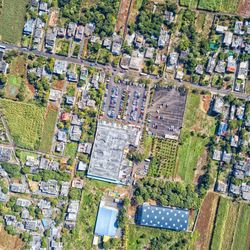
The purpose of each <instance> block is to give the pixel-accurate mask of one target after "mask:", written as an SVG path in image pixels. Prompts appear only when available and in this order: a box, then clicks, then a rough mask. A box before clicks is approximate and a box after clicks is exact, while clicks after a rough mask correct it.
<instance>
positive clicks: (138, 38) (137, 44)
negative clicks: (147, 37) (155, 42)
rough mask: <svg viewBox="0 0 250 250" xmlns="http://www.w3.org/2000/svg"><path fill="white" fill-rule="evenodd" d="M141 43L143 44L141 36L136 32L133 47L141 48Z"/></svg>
mask: <svg viewBox="0 0 250 250" xmlns="http://www.w3.org/2000/svg"><path fill="white" fill-rule="evenodd" d="M143 44H144V38H143V36H142V35H140V34H136V35H135V40H134V45H135V48H141V47H142V45H143Z"/></svg>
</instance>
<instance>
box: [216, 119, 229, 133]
mask: <svg viewBox="0 0 250 250" xmlns="http://www.w3.org/2000/svg"><path fill="white" fill-rule="evenodd" d="M227 128H228V125H227V124H226V123H225V122H220V125H219V128H218V130H217V135H218V136H221V135H225V134H226V132H227Z"/></svg>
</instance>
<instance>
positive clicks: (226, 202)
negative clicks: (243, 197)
mask: <svg viewBox="0 0 250 250" xmlns="http://www.w3.org/2000/svg"><path fill="white" fill-rule="evenodd" d="M249 230H250V206H249V205H248V204H245V203H239V202H236V201H235V202H233V201H232V200H230V199H227V198H223V197H220V201H219V203H218V208H217V213H216V217H215V220H214V225H213V232H212V239H211V242H210V246H211V249H218V250H222V249H223V250H224V249H226V250H227V249H228V250H229V249H237V250H244V249H249V245H248V244H249V241H248V237H249V235H248V233H249Z"/></svg>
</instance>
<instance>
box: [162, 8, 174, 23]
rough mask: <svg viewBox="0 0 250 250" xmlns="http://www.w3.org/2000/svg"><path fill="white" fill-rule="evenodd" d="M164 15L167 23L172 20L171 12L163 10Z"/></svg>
mask: <svg viewBox="0 0 250 250" xmlns="http://www.w3.org/2000/svg"><path fill="white" fill-rule="evenodd" d="M164 14H165V15H164V17H165V20H166V21H167V23H172V22H173V21H174V13H173V12H171V11H167V10H166V11H165V13H164Z"/></svg>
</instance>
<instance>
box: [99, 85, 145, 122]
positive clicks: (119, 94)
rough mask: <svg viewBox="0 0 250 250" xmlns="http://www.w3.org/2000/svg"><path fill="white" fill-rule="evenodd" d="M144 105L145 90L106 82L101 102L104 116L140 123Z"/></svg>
mask: <svg viewBox="0 0 250 250" xmlns="http://www.w3.org/2000/svg"><path fill="white" fill-rule="evenodd" d="M145 107H146V91H145V89H144V88H143V87H140V86H134V85H121V84H111V83H109V84H107V85H106V90H105V96H104V102H103V113H104V116H105V117H106V118H109V119H117V120H123V121H125V122H128V123H132V124H141V123H142V121H143V116H144V112H145Z"/></svg>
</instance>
